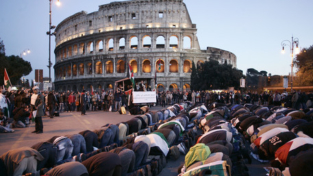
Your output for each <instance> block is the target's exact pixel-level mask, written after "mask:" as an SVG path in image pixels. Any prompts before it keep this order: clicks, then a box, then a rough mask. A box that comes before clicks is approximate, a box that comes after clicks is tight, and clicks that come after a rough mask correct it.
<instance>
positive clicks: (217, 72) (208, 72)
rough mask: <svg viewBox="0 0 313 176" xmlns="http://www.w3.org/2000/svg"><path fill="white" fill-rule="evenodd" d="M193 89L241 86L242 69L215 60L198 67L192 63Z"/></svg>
mask: <svg viewBox="0 0 313 176" xmlns="http://www.w3.org/2000/svg"><path fill="white" fill-rule="evenodd" d="M192 66H193V67H192V73H191V89H193V90H212V89H228V87H235V88H236V89H238V88H239V80H240V78H241V77H242V76H243V74H242V71H241V70H237V69H236V68H232V66H231V65H228V64H219V63H218V62H217V61H215V60H210V61H208V62H205V63H202V64H201V65H200V67H198V68H197V69H196V68H195V67H194V63H192Z"/></svg>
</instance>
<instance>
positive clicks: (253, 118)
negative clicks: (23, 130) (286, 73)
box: [0, 102, 313, 176]
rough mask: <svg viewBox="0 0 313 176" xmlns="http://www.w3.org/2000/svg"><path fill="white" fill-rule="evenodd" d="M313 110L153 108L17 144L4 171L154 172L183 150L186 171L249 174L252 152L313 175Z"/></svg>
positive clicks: (285, 170) (279, 168) (104, 175)
mask: <svg viewBox="0 0 313 176" xmlns="http://www.w3.org/2000/svg"><path fill="white" fill-rule="evenodd" d="M312 116H313V110H309V109H307V110H304V111H299V110H294V109H291V108H283V107H280V106H267V107H266V106H258V105H252V104H244V105H240V104H235V105H226V104H221V103H213V104H211V105H209V106H208V107H207V106H205V105H202V104H197V105H194V104H192V103H191V102H184V103H180V104H174V105H173V106H170V107H168V108H166V109H163V110H160V111H149V108H146V110H145V114H142V115H138V116H136V117H134V118H132V119H130V120H129V121H126V122H121V123H118V124H105V125H103V126H102V127H100V128H99V129H96V130H93V131H90V130H85V131H81V132H80V133H79V134H72V135H64V136H54V137H52V138H51V139H48V140H47V141H45V142H39V143H37V144H35V145H33V146H32V147H22V148H18V149H13V150H10V151H8V152H6V153H4V154H3V155H2V156H1V157H0V175H3V176H6V175H50V176H56V175H58V176H66V175H71V176H76V175H77V176H87V175H94V176H96V175H99V176H100V175H101V176H109V175H113V176H119V175H123V176H124V175H128V176H150V175H153V176H155V175H158V174H159V173H160V172H161V171H162V169H163V168H164V167H165V166H166V163H167V160H177V159H178V158H179V157H180V155H185V160H184V163H183V164H182V165H181V166H180V167H179V168H178V169H177V171H178V173H177V174H178V175H181V176H187V175H199V176H201V175H225V176H226V175H238V176H239V175H243V176H244V175H249V170H248V168H247V167H246V163H251V158H250V155H251V156H252V157H253V158H255V159H256V160H259V161H260V162H270V163H271V166H272V167H270V168H268V169H269V174H270V175H273V176H275V175H282V174H283V175H284V176H287V175H291V176H297V175H310V174H311V173H312V171H311V170H312V169H313V162H312V161H313V139H312V137H313V121H312ZM248 144H250V146H249V145H248ZM249 148H250V149H249ZM252 175H253V174H252Z"/></svg>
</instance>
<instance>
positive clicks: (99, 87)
mask: <svg viewBox="0 0 313 176" xmlns="http://www.w3.org/2000/svg"><path fill="white" fill-rule="evenodd" d="M97 89H98V90H97V91H98V92H99V94H100V93H101V90H102V86H101V85H100V84H98V85H97ZM100 96H101V94H100Z"/></svg>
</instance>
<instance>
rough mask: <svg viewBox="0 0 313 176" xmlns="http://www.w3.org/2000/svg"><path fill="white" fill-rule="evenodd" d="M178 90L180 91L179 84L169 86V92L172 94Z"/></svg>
mask: <svg viewBox="0 0 313 176" xmlns="http://www.w3.org/2000/svg"><path fill="white" fill-rule="evenodd" d="M177 89H178V86H177V84H171V85H170V86H169V91H171V92H173V91H177Z"/></svg>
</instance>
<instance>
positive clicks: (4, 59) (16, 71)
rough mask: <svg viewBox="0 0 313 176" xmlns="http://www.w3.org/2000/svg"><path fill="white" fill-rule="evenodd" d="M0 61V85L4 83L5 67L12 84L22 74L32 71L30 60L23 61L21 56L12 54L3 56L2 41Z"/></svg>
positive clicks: (1, 44)
mask: <svg viewBox="0 0 313 176" xmlns="http://www.w3.org/2000/svg"><path fill="white" fill-rule="evenodd" d="M0 63H1V64H0V85H2V84H3V83H4V82H3V79H4V69H5V68H6V70H7V72H8V74H9V77H10V80H11V83H12V84H13V85H14V84H17V82H18V80H20V79H21V77H22V76H26V75H28V74H29V73H30V72H31V71H32V66H31V64H30V62H28V61H25V60H24V59H23V58H20V57H19V56H13V55H12V56H5V53H4V44H3V41H0Z"/></svg>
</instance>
